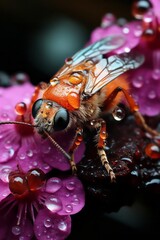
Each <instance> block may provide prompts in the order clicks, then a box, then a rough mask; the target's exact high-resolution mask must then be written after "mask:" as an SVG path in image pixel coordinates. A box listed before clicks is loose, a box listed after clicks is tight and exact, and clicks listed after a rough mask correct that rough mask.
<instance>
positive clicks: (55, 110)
mask: <svg viewBox="0 0 160 240" xmlns="http://www.w3.org/2000/svg"><path fill="white" fill-rule="evenodd" d="M123 43H124V39H123V38H122V37H121V36H116V35H115V36H109V37H106V38H104V39H101V40H100V41H97V42H95V43H93V44H91V45H89V46H87V47H85V48H83V49H82V50H80V51H79V52H77V53H76V54H75V55H74V56H73V57H71V58H67V59H66V61H65V64H64V65H63V66H62V68H61V69H60V70H59V71H58V72H57V73H56V74H55V75H54V76H53V78H51V80H50V82H49V83H48V84H45V89H44V90H43V95H42V98H41V99H38V100H36V101H35V102H34V103H33V106H32V115H33V118H34V125H33V126H35V127H36V129H37V131H38V133H39V134H41V135H46V136H48V138H49V139H50V140H51V141H52V142H53V143H54V144H55V145H56V146H57V147H58V148H59V150H60V151H62V153H64V154H65V155H66V157H67V158H68V159H69V161H70V165H71V169H72V172H73V173H75V172H76V170H77V168H76V164H75V161H74V152H75V150H76V149H77V147H78V146H79V145H80V143H81V141H82V139H83V128H84V126H85V127H86V126H88V127H89V128H95V129H96V130H97V135H96V146H97V152H98V155H99V157H100V160H101V162H102V165H103V166H104V167H105V169H106V170H107V172H108V174H109V176H110V178H111V181H114V180H115V178H116V177H115V173H114V171H113V169H112V167H111V166H110V164H109V161H108V159H107V156H106V152H105V150H104V147H105V143H106V138H107V131H106V124H107V123H106V122H105V121H104V120H103V117H102V116H103V113H105V112H107V113H109V112H112V111H113V109H114V108H115V107H116V106H117V105H118V104H119V103H120V101H121V100H122V98H125V99H126V101H127V102H128V105H129V108H130V110H131V112H132V113H133V114H134V115H135V118H136V120H137V121H138V123H139V124H140V125H141V126H142V127H143V128H144V129H145V130H146V131H148V132H149V133H151V134H152V135H156V134H157V132H156V131H155V130H153V129H151V128H150V127H149V126H148V125H147V124H146V122H145V120H144V118H143V116H142V115H141V114H140V112H139V110H138V105H137V104H136V103H135V101H134V99H133V98H132V96H131V95H130V93H129V84H128V81H127V78H125V77H124V73H125V72H127V71H129V70H132V69H135V68H138V67H139V66H140V65H141V64H142V63H143V61H144V57H143V56H141V55H139V54H133V55H132V54H130V53H128V54H121V55H111V56H108V57H104V54H107V53H109V52H111V51H112V50H114V49H116V48H118V47H120V46H121V45H123ZM1 124H2V123H1ZM73 126H74V127H75V129H76V131H75V138H74V139H73V143H72V145H71V147H70V149H69V152H68V153H66V152H65V151H64V150H63V149H62V148H61V147H60V146H59V145H58V144H57V143H56V142H55V141H54V139H53V138H52V137H51V135H52V133H54V132H55V131H65V130H67V129H69V128H71V127H73Z"/></svg>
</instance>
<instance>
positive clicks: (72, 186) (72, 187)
mask: <svg viewBox="0 0 160 240" xmlns="http://www.w3.org/2000/svg"><path fill="white" fill-rule="evenodd" d="M66 188H67V189H68V190H70V191H73V190H74V189H75V182H73V181H69V182H67V183H66Z"/></svg>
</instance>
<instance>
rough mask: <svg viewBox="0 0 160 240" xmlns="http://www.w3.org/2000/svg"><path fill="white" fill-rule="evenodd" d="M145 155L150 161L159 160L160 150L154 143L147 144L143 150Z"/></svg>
mask: <svg viewBox="0 0 160 240" xmlns="http://www.w3.org/2000/svg"><path fill="white" fill-rule="evenodd" d="M145 153H146V155H147V156H149V157H150V158H152V159H159V158H160V148H159V146H158V145H156V144H154V143H149V144H148V145H147V146H146V148H145Z"/></svg>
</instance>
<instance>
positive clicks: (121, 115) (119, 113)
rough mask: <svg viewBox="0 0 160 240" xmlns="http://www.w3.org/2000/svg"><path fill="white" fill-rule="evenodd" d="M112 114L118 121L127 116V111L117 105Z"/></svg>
mask: <svg viewBox="0 0 160 240" xmlns="http://www.w3.org/2000/svg"><path fill="white" fill-rule="evenodd" d="M112 116H113V117H114V119H115V120H116V121H121V120H122V119H123V118H124V117H125V111H124V109H123V108H120V107H116V108H115V109H114V110H113V112H112Z"/></svg>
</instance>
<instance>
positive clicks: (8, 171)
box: [0, 166, 12, 182]
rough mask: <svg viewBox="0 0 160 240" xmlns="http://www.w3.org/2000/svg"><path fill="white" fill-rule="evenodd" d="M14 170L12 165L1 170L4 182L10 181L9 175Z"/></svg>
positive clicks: (0, 175) (0, 173)
mask: <svg viewBox="0 0 160 240" xmlns="http://www.w3.org/2000/svg"><path fill="white" fill-rule="evenodd" d="M11 171H12V169H11V167H10V166H5V167H3V168H2V169H1V171H0V178H1V180H2V181H3V182H8V175H9V173H10V172H11Z"/></svg>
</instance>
